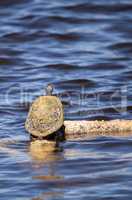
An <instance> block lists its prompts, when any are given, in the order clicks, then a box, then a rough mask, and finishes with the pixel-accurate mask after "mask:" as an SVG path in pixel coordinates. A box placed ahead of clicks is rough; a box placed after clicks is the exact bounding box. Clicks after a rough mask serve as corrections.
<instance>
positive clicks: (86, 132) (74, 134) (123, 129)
mask: <svg viewBox="0 0 132 200" xmlns="http://www.w3.org/2000/svg"><path fill="white" fill-rule="evenodd" d="M64 126H65V139H66V140H76V139H79V140H84V139H85V138H86V139H88V138H93V137H97V136H124V137H128V136H131V135H132V120H110V121H104V120H101V121H98V120H95V121H83V120H82V121H64Z"/></svg>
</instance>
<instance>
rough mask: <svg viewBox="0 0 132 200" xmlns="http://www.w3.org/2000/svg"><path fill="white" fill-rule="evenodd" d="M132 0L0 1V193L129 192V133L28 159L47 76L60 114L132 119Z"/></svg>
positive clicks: (107, 195)
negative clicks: (33, 109) (31, 118)
mask: <svg viewBox="0 0 132 200" xmlns="http://www.w3.org/2000/svg"><path fill="white" fill-rule="evenodd" d="M131 12H132V2H131V1H130V0H129V1H128V0H120V1H119V0H111V1H106V0H101V1H97V0H92V1H90V0H87V1H86V0H72V1H70V0H58V1H56V0H54V1H47V0H45V1H42V0H33V1H30V0H27V1H20V0H17V1H16V0H12V1H11V0H3V1H0V91H1V92H0V114H1V117H0V137H1V139H4V138H5V140H7V139H10V138H14V139H16V138H17V142H14V144H9V145H8V148H10V149H11V150H9V149H1V151H0V163H1V164H0V199H2V200H5V199H10V200H12V199H13V200H15V199H17V200H18V199H20V200H27V199H32V200H42V199H54V200H55V199H57V200H59V199H61V200H62V199H68V200H70V199H76V200H77V199H79V200H84V199H89V200H92V199H93V200H96V199H101V200H102V199H104V200H111V199H112V200H114V199H116V200H117V199H123V200H124V199H127V200H128V199H131V197H132V190H131V185H132V174H131V170H132V153H131V152H132V139H131V138H119V137H116V138H110V137H99V138H95V139H91V140H85V141H81V142H80V141H76V142H75V141H71V142H68V141H66V142H64V143H62V144H61V148H62V149H61V150H60V151H58V152H55V153H51V154H50V153H49V154H46V153H45V154H44V155H43V159H36V158H34V156H33V155H32V154H31V152H30V150H29V146H30V141H29V136H28V134H27V133H26V131H25V129H24V122H25V118H26V116H27V112H28V109H29V105H30V103H31V102H32V101H33V100H34V99H35V98H36V97H37V96H39V95H40V94H42V93H43V88H44V87H45V85H46V84H47V83H53V84H54V85H55V94H57V95H59V96H60V97H61V98H62V100H63V103H64V106H65V118H66V119H72V120H74V119H89V120H91V119H108V120H109V119H116V118H121V119H131V113H132V103H131V98H132V86H131V79H132V67H131V65H132V60H131V58H132V39H131V35H132V28H131V23H132V15H131Z"/></svg>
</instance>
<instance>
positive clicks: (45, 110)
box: [25, 96, 63, 137]
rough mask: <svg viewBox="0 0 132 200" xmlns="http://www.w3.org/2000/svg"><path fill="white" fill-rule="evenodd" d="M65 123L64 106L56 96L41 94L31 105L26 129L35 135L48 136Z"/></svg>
mask: <svg viewBox="0 0 132 200" xmlns="http://www.w3.org/2000/svg"><path fill="white" fill-rule="evenodd" d="M62 125H63V106H62V103H61V101H60V99H59V98H58V97H56V96H40V97H38V98H37V99H36V100H35V101H34V102H33V104H32V105H31V107H30V110H29V114H28V116H27V119H26V123H25V128H26V130H27V131H28V132H29V133H31V134H32V135H35V136H40V137H41V136H42V137H44V136H47V135H50V134H52V133H53V132H55V131H57V130H58V129H59V128H60V127H61V126H62Z"/></svg>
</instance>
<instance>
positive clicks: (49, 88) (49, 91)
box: [45, 84, 53, 96]
mask: <svg viewBox="0 0 132 200" xmlns="http://www.w3.org/2000/svg"><path fill="white" fill-rule="evenodd" d="M45 93H46V95H47V96H52V94H53V85H52V84H48V85H47V86H46V88H45Z"/></svg>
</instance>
